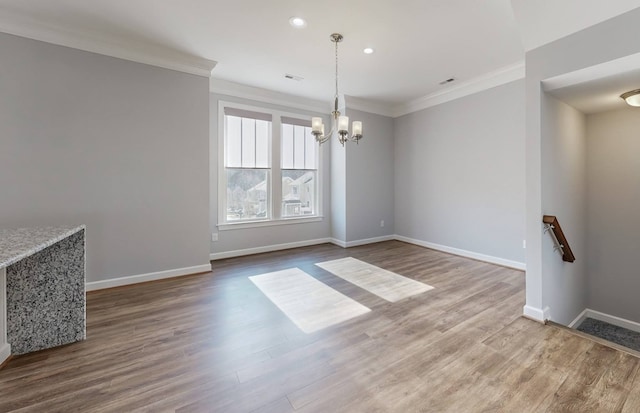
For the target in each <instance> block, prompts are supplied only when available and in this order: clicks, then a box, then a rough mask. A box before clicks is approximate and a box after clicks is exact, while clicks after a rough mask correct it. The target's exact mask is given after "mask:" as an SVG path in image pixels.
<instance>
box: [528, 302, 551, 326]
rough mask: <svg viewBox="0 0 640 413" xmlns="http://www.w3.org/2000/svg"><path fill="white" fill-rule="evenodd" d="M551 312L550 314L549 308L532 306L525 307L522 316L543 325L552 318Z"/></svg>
mask: <svg viewBox="0 0 640 413" xmlns="http://www.w3.org/2000/svg"><path fill="white" fill-rule="evenodd" d="M549 312H550V310H549V307H545V308H544V309H540V308H537V307H533V306H530V305H525V306H524V307H523V308H522V315H524V316H525V317H527V318H530V319H532V320H535V321H540V322H541V323H544V322H546V321H547V320H548V319H549V317H550V315H549Z"/></svg>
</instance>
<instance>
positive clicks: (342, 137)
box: [311, 33, 362, 146]
mask: <svg viewBox="0 0 640 413" xmlns="http://www.w3.org/2000/svg"><path fill="white" fill-rule="evenodd" d="M342 39H343V37H342V35H341V34H339V33H333V34H332V35H331V41H332V42H333V43H335V45H336V96H335V101H334V106H333V112H331V130H330V131H329V133H327V134H325V133H324V124H323V123H322V118H320V117H315V118H311V133H312V134H313V136H315V138H316V141H318V142H319V143H321V144H322V143H324V142H326V141H328V140H329V139H330V138H331V135H333V132H334V131H336V130H337V131H338V141H340V143H341V144H342V146H344V143H345V142H347V141H352V142H355V143H358V141H359V140H360V139H362V122H360V121H354V122H353V124H352V126H351V131H352V132H353V134H352V135H351V136H349V117H348V116H341V115H340V111H338V43H340V42H341V41H342Z"/></svg>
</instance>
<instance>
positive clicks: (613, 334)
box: [577, 318, 640, 351]
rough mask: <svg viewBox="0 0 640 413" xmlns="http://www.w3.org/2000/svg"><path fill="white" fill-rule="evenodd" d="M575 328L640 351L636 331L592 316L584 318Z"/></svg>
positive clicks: (638, 336) (639, 336) (639, 335)
mask: <svg viewBox="0 0 640 413" xmlns="http://www.w3.org/2000/svg"><path fill="white" fill-rule="evenodd" d="M577 330H579V331H582V332H584V333H587V334H591V335H592V336H596V337H600V338H603V339H605V340H609V341H611V342H614V343H616V344H620V345H621V346H625V347H628V348H630V349H633V350H636V351H640V333H638V332H636V331H631V330H627V329H626V328H622V327H618V326H614V325H613V324H609V323H605V322H604V321H600V320H595V319H593V318H587V319H585V320H584V321H583V322H582V323H581V324H580V325H579V326H578V328H577Z"/></svg>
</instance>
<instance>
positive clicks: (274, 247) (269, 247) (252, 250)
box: [209, 238, 335, 261]
mask: <svg viewBox="0 0 640 413" xmlns="http://www.w3.org/2000/svg"><path fill="white" fill-rule="evenodd" d="M328 242H332V243H334V244H335V242H334V240H333V239H332V238H318V239H312V240H307V241H297V242H288V243H285V244H275V245H265V246H264V247H256V248H246V249H242V250H234V251H224V252H213V253H211V254H210V255H209V259H210V260H212V261H215V260H221V259H223V258H232V257H241V256H243V255H252V254H261V253H263V252H272V251H280V250H288V249H290V248H299V247H308V246H310V245H318V244H326V243H328Z"/></svg>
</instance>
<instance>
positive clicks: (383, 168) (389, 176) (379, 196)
mask: <svg viewBox="0 0 640 413" xmlns="http://www.w3.org/2000/svg"><path fill="white" fill-rule="evenodd" d="M348 115H349V120H350V121H354V120H360V121H362V124H363V135H364V137H363V138H362V140H361V141H360V142H359V143H358V144H357V145H356V144H355V143H353V142H347V143H346V144H345V148H342V147H340V148H338V150H342V151H346V173H345V175H344V176H345V177H346V195H345V200H346V241H347V242H349V241H358V240H364V239H369V238H375V237H381V236H386V235H393V234H394V210H393V208H394V190H393V185H394V178H393V177H394V164H393V162H394V156H393V151H394V145H393V119H392V118H390V117H387V116H382V115H376V114H373V113H368V112H362V111H358V110H353V109H349V110H348ZM338 146H340V145H338ZM334 180H335V179H334ZM381 220H383V221H384V227H381V226H380V221H381Z"/></svg>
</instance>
